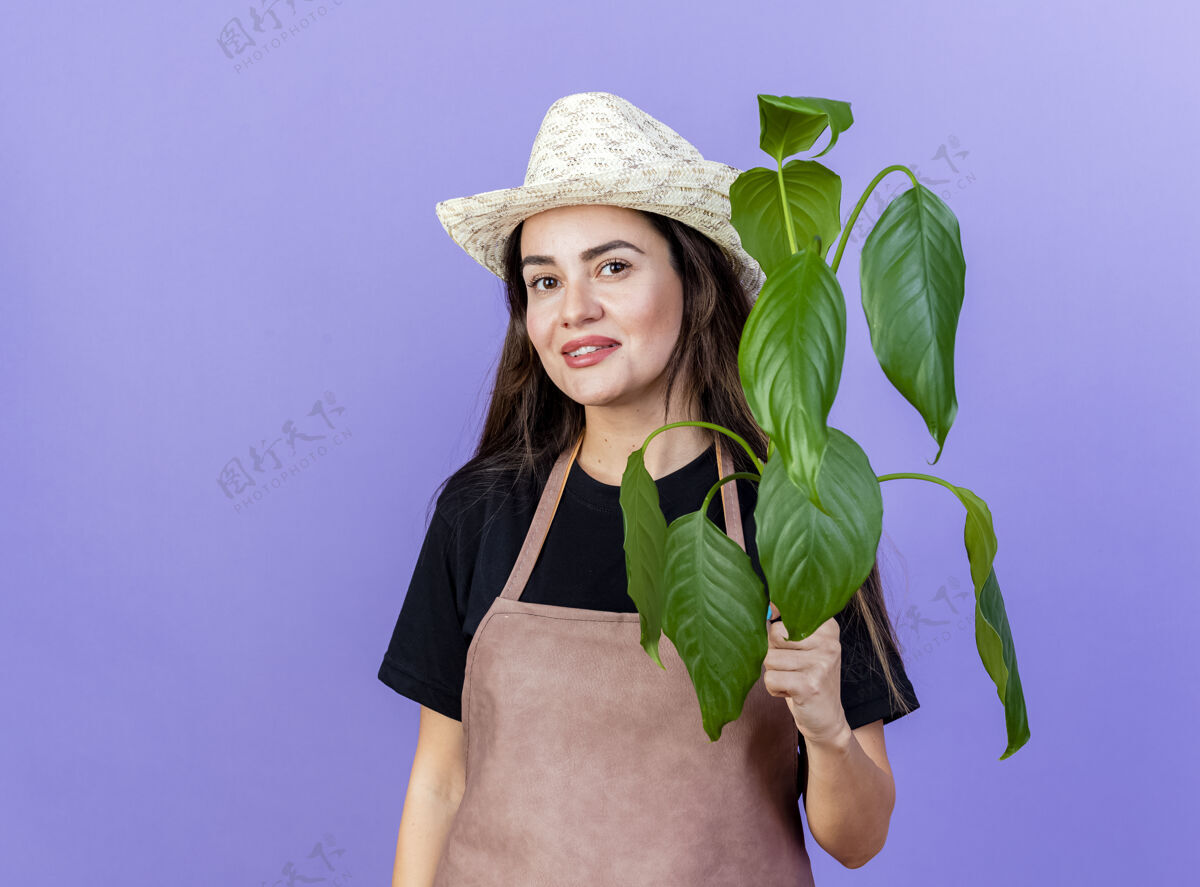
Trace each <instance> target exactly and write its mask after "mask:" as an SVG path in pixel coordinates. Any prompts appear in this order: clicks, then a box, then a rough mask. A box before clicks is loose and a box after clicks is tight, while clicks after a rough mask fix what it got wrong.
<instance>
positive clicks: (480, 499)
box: [434, 462, 537, 545]
mask: <svg viewBox="0 0 1200 887" xmlns="http://www.w3.org/2000/svg"><path fill="white" fill-rule="evenodd" d="M536 490H537V486H536V480H535V479H534V478H531V477H528V476H524V477H523V476H521V474H520V472H518V471H517V470H516V469H515V468H495V467H487V466H483V467H480V466H478V465H475V464H472V463H470V462H468V463H466V464H465V465H463V466H462V467H460V468H458V469H457V470H456V471H455V472H454V473H453V474H451V475H450V476H449V477H448V478H447V479H446V481H445V483H444V484H443V486H442V490H441V492H440V493H439V494H438V498H437V505H436V508H435V512H434V520H441V521H443V522H444V523H445V525H446V526H447V527H448V528H449V530H450V532H451V534H452V536H453V538H454V539H455V540H456V541H458V542H459V543H462V544H467V545H471V544H477V543H478V542H479V540H480V539H481V537H482V536H483V535H484V534H485V533H486V532H487V529H488V527H489V525H490V524H492V523H494V522H496V521H497V520H500V521H501V522H507V521H508V520H510V519H520V518H521V517H522V515H523V514H524V512H525V511H527V510H528V508H529V502H530V501H531V498H532V497H533V496H535V495H536Z"/></svg>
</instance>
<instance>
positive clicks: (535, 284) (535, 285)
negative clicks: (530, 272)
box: [528, 275, 554, 292]
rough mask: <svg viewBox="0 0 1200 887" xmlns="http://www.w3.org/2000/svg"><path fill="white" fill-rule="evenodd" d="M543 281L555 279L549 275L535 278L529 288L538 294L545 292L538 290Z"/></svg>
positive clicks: (530, 282)
mask: <svg viewBox="0 0 1200 887" xmlns="http://www.w3.org/2000/svg"><path fill="white" fill-rule="evenodd" d="M543 280H554V278H553V277H550V276H549V275H544V276H542V277H535V278H534V279H533V280H531V281H529V284H528V286H529V288H530V289H531V290H536V291H538V292H545V290H540V289H538V284H539V283H541V282H542V281H543Z"/></svg>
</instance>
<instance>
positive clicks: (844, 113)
mask: <svg viewBox="0 0 1200 887" xmlns="http://www.w3.org/2000/svg"><path fill="white" fill-rule="evenodd" d="M853 123H854V115H853V114H851V113H850V103H849V102H839V101H837V100H836V99H818V98H812V97H811V96H790V95H760V96H759V97H758V125H759V137H758V145H759V147H760V148H762V149H763V150H764V151H766V152H767V153H768V154H770V155H771V156H772V157H774V158H775V159H776V160H777V161H779V162H780V163H782V162H783V158H785V157H790V156H791V155H792V154H795V153H796V152H798V151H807V150H808V149H809V148H811V147H812V145H813V142H815V141H816V140H817V137H818V136H820V135H821V133H823V132H824V131H825V130H826V128H828V129H829V144H828V145H826V146H825V150H824V151H822V152H821V154H824V153H825V152H826V151H828V150H829V149H830V148H832V147H833V146H834V145H836V144H837V140H838V134H839V133H843V132H845V131H846V130H848V129H849V128H850V127H851V125H852V124H853ZM821 154H817V155H815V156H817V157H820V156H821Z"/></svg>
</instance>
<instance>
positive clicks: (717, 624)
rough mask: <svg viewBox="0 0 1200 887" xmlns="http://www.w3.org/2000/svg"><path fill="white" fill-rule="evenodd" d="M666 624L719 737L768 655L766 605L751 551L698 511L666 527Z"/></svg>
mask: <svg viewBox="0 0 1200 887" xmlns="http://www.w3.org/2000/svg"><path fill="white" fill-rule="evenodd" d="M666 583H667V601H666V611H665V612H664V614H663V631H664V632H665V633H666V635H667V637H668V638H670V639H671V643H673V644H674V645H675V649H676V650H677V651H678V652H679V658H680V659H682V660H683V662H684V665H686V666H687V670H688V674H689V675H691V678H692V684H693V685H694V686H695V688H696V696H697V698H698V699H699V701H700V715H701V720H702V721H703V723H704V732H705V733H707V734H708V738H709V739H710V740H712V741H714V742H715V741H716V740H718V739H720V738H721V729H722V728H723V727H724V726H725V725H726V724H728V723H729V722H730V721H733V720H736V719H737V718H738V716H739V715H741V713H742V706H743V705H744V704H745V701H746V695H747V694H748V693H749V692H750V688H751V687H753V686H754V683H755V681H757V680H758V679H759V677H760V676H761V675H762V663H763V660H764V659H765V658H766V656H767V623H766V619H765V618H764V615H763V614H764V611H765V609H766V605H767V598H766V594H765V593H764V591H763V586H762V581H761V580H760V579H759V578H758V574H757V573H756V572H754V567H753V566H752V565H751V562H750V556H749V555H748V554H746V552H744V551H743V550H742V549H741V547H739V546H738V544H737V543H736V542H734V541H733V540H732V539H730V538H729V536H727V535H726V534H725V533H722V532H721V531H720V529H718V528H717V525H716V524H714V523H713V522H712V521H711V520H709V519H708V516H707V515H705V514H704V513H703V512H702V511H693V512H691V513H690V514H685V515H682V516H681V517H678V518H676V519H675V520H673V521H672V522H671V525H670V526H669V527H667V569H666Z"/></svg>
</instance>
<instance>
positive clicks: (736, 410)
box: [434, 210, 911, 712]
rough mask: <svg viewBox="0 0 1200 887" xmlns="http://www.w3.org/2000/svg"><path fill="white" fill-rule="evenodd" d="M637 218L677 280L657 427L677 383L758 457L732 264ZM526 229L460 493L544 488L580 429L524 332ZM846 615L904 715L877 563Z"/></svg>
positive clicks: (759, 441) (573, 408)
mask: <svg viewBox="0 0 1200 887" xmlns="http://www.w3.org/2000/svg"><path fill="white" fill-rule="evenodd" d="M638 211H639V212H641V213H642V215H644V216H645V217H646V218H647V219H648V220H649V221H650V222H651V223H652V224H653V225H654V227H655V228H656V229H657V230H658V232H659V233H660V234H661V235H662V236H663V237H664V238H665V239H666V240H667V243H668V244H669V246H670V256H671V265H672V267H673V268H674V269H675V272H676V273H677V274H678V275H679V277H680V279H681V281H682V283H683V319H682V323H681V327H680V331H679V338H678V340H677V341H676V343H675V350H674V351H673V352H672V354H671V357H670V358H669V359H668V362H667V365H668V370H667V389H666V396H665V398H664V404H663V422H664V424H665V423H666V421H667V419H666V417H667V415H668V413H669V404H670V402H671V397H672V395H673V392H674V391H675V388H676V386H677V384H678V387H679V388H680V389H681V390H680V392H679V394H680V395H681V397H682V400H683V402H684V403H695V404H698V405H699V416H698V418H699V419H700V420H701V421H705V422H713V423H715V424H719V425H723V426H724V427H726V428H728V429H730V430H731V431H734V432H736V433H737V434H738V435H740V436H741V437H742V438H743V439H744V440H745V441H746V442H747V443H748V444H749V445H750V448H751V449H752V450H754V452H755V454H756V455H757V456H758V458H759V459H763V460H765V459H766V458H767V435H766V434H765V433H764V432H763V430H762V428H760V427H759V425H758V423H757V422H756V421H755V419H754V415H753V414H752V413H751V412H750V406H749V404H748V403H747V402H746V396H745V393H744V392H743V390H742V384H741V377H740V376H739V374H738V362H737V353H738V345H739V343H740V341H741V336H742V329H743V327H744V326H745V324H746V318H747V317H748V316H749V314H750V309H751V307H752V306H753V303H752V301H751V299H750V296H749V294H748V293H747V292H746V290H745V288H744V287H743V286H742V284H741V282H740V281H739V278H738V275H737V273H736V271H735V270H734V267H733V265H732V263H731V262H730V260H729V258H728V257H727V256H726V255H725V253H724V252H722V250H721V248H720V247H719V246H717V244H716V243H714V242H713V241H712V240H711V239H709V238H708V237H706V236H705V235H703V234H701V233H700V232H699V231H697V230H695V229H694V228H692V227H690V226H688V225H685V224H683V223H682V222H679V221H677V220H675V219H672V218H668V217H667V216H662V215H659V214H658V213H654V212H647V211H642V210H638ZM523 227H524V222H522V223H521V224H519V225H517V227H516V229H514V231H513V232H512V234H511V235H509V238H508V241H507V243H506V245H505V250H504V256H505V258H504V265H505V290H506V296H507V303H508V314H509V321H508V330H507V331H506V333H505V336H504V345H503V347H502V348H501V352H500V357H499V363H498V365H497V368H496V377H495V383H494V384H493V387H492V393H491V399H490V402H489V404H488V409H487V414H486V417H485V419H484V424H483V431H482V433H481V435H480V439H479V445H478V446H477V447H476V449H475V453H474V455H473V456H472V457H471V459H470V460H469V461H468V462H467V463H466V464H465V465H463V466H462V467H461V468H460V469H458V471H456V472H455V473H454V474H453V475H451V477H452V478H456V479H457V480H458V481H459V482H460V483H462V484H463V485H464V488H467V489H477V490H481V491H482V490H485V489H490V488H492V487H494V486H495V485H496V483H497V481H498V480H499V479H500V478H503V477H509V478H512V479H513V483H514V484H515V483H516V482H518V481H519V480H520V479H521V478H524V477H527V476H533V477H535V478H537V480H538V482H539V483H544V482H545V479H546V478H547V477H548V476H549V471H550V468H551V467H552V466H553V463H554V460H555V459H556V458H557V457H558V455H559V454H560V453H561V452H562V451H563V449H564V448H566V447H567V446H569V445H570V444H573V443H574V442H575V441H576V440H577V439H578V437H579V435H580V434H581V433H582V432H583V428H584V410H583V407H582V406H581V405H580V404H579V403H577V402H575V401H573V400H571V399H570V398H569V397H567V396H566V395H564V394H563V393H562V391H561V389H559V387H558V386H557V385H555V384H554V382H553V381H552V380H551V379H550V377H549V376H548V375H547V374H546V371H545V368H544V367H543V366H542V362H541V359H540V358H539V357H538V355H537V353H536V352H535V351H534V348H533V344H532V342H531V341H530V338H529V332H528V330H527V328H526V326H525V310H526V304H527V302H526V299H527V297H528V294H527V292H526V289H525V280H524V277H523V275H522V269H521V230H522V228H523ZM715 433H716V432H714V434H715ZM729 450H730V454H731V456H732V458H733V462H734V470H735V471H751V472H755V473H757V469H756V468H755V466H754V463H753V462H752V461H751V460H750V457H749V456H748V455H747V454H746V452H745V451H744V450H743V449H742V448H741V447H740V446H730V447H729ZM450 479H451V478H447V479H446V481H443V483H442V486H444V485H445V483H447V482H448V481H449V480H450ZM440 489H441V486H439V490H440ZM434 496H435V497H436V496H437V491H435V493H434ZM844 612H845V617H846V619H847V621H848V622H849V621H851V620H855V619H861V620H863V623H862V624H864V625H865V627H866V629H867V633H868V635H869V637H870V638H871V647H872V649H873V651H874V653H875V658H876V666H877V667H880V670H881V672H882V674H883V676H884V678H885V680H886V682H887V685H888V692H889V694H890V695H891V697H892V699H893V700H894V701H895V702H896V703H897V704H898V705H899V706H900V708H901V710H903V711H905V712H908V711H911V708H910V707H909V705H908V703H907V701H906V700H905V699H904V697H903V696H902V695H901V694H900V692H899V690H898V688H897V685H896V679H895V672H894V670H893V668H892V665H891V661H890V659H889V654H891V655H895V656H896V657H899V655H900V653H899V642H898V640H897V638H896V634H895V630H894V629H893V627H892V623H891V620H890V619H889V618H888V612H887V605H886V603H885V601H884V598H883V586H882V581H881V579H880V575H879V561H878V559H876V561H875V563H874V565H873V566H872V567H871V572H870V574H869V575H868V576H867V579H866V582H864V583H863V585H862V587H861V588H859V589H858V590H857V591H856V592H855V593H854V595H853V596H852V597H851V598H850V603H849V604H848V605H847V607H846V609H845V611H844Z"/></svg>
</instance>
